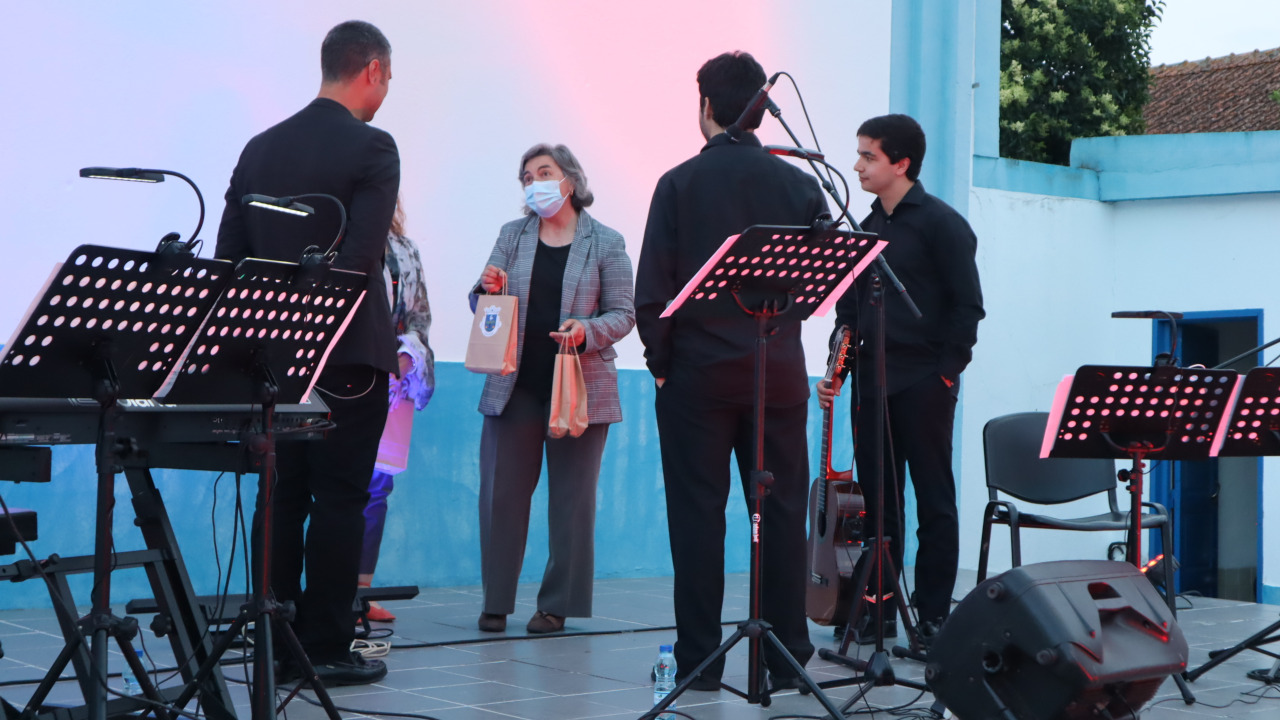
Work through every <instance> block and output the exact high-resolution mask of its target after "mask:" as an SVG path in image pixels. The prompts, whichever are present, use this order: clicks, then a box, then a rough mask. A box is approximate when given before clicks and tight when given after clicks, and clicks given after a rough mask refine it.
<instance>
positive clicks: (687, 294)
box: [645, 225, 886, 718]
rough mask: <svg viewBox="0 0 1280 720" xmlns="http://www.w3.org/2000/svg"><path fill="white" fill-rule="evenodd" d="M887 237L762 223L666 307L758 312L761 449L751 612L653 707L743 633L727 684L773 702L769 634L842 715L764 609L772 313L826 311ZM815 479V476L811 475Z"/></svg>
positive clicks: (788, 315)
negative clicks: (739, 667) (738, 669)
mask: <svg viewBox="0 0 1280 720" xmlns="http://www.w3.org/2000/svg"><path fill="white" fill-rule="evenodd" d="M885 244H886V243H885V241H883V240H880V239H878V238H877V236H876V235H874V234H871V233H854V232H840V231H836V230H828V229H813V228H801V227H773V226H766V225H754V226H752V227H750V228H747V229H746V230H744V231H743V232H742V234H740V235H734V236H731V237H729V238H728V239H727V240H725V242H724V244H722V245H721V246H720V248H719V249H718V250H717V251H716V252H715V253H714V254H713V255H712V256H711V258H710V259H708V260H707V262H706V263H705V264H703V266H702V268H701V269H699V270H698V272H697V273H696V274H695V275H694V276H693V278H691V279H690V280H689V282H688V283H687V284H686V285H685V286H684V289H682V290H681V291H680V293H679V294H678V295H677V296H676V298H675V299H674V300H672V302H671V304H670V305H668V306H667V309H666V310H665V311H664V312H663V313H662V317H669V316H670V315H672V314H673V313H675V312H677V311H679V312H680V313H681V315H682V316H684V317H692V318H697V317H720V316H725V315H730V314H736V313H740V312H741V313H746V314H748V315H750V316H752V317H753V318H755V320H756V353H755V394H754V398H753V404H754V414H755V423H754V424H755V449H754V453H753V454H754V458H753V459H754V462H753V468H752V471H751V477H750V482H749V483H748V486H749V487H750V497H749V498H748V500H749V501H750V503H751V507H752V510H751V559H750V570H751V572H750V577H751V580H750V591H749V594H750V613H749V614H750V617H749V618H748V619H747V620H746V621H744V622H742V623H740V624H739V625H738V629H737V630H736V631H734V633H733V635H732V636H730V637H729V639H728V640H726V641H725V642H724V643H723V644H721V645H720V647H719V648H717V649H716V650H715V652H713V653H711V655H710V656H708V657H707V658H706V659H705V660H703V661H702V663H701V664H700V665H698V667H697V668H695V669H694V670H693V672H690V673H689V674H688V675H687V676H685V679H684V680H683V681H681V682H680V684H678V685H677V686H676V688H675V689H674V690H672V691H671V693H670V694H668V695H667V697H666V698H665V699H663V701H662V702H660V703H658V704H657V705H655V706H654V707H653V709H652V710H650V711H649V713H647V714H646V715H645V717H657V716H658V715H659V714H660V713H661V712H662V711H663V710H665V709H666V708H667V707H669V706H670V705H671V704H672V703H673V702H675V700H676V698H677V697H679V696H680V695H681V694H682V693H684V691H685V690H687V689H688V688H689V686H690V685H691V684H692V683H693V681H694V680H695V679H697V677H698V676H699V675H700V674H701V673H702V671H703V670H705V669H706V668H707V667H709V666H710V665H711V664H712V663H713V662H715V661H716V660H717V659H719V658H722V657H724V656H725V655H726V654H727V653H728V652H729V650H730V649H731V648H732V647H733V646H734V645H736V644H737V643H738V641H740V640H742V639H743V638H744V637H745V638H747V639H748V647H749V650H748V657H749V660H748V662H749V665H748V668H747V692H745V693H743V692H741V691H739V690H736V689H734V688H731V687H729V686H727V685H726V686H724V687H725V688H726V689H727V690H729V691H731V692H733V693H735V694H737V695H739V696H741V697H744V698H746V700H747V702H748V703H752V704H756V703H758V704H760V705H761V706H763V707H768V706H769V705H770V703H771V700H770V697H769V688H768V687H767V677H766V675H765V674H764V673H762V672H761V670H763V669H764V657H763V655H762V654H761V651H760V643H761V640H762V639H766V640H768V641H769V642H770V643H771V644H772V645H773V647H774V649H776V650H777V651H778V653H779V654H780V655H781V656H782V657H783V658H785V659H786V661H787V662H788V664H790V666H791V669H792V670H794V671H795V672H796V676H797V678H798V679H799V680H800V681H801V683H802V684H803V685H802V686H803V687H804V688H806V689H807V690H808V691H809V692H812V693H813V694H814V695H815V696H817V698H818V701H819V702H821V703H822V705H823V707H825V708H826V709H827V711H828V712H830V713H831V717H832V718H837V717H840V716H841V715H840V713H839V711H838V710H837V709H836V707H835V705H834V704H832V702H831V700H830V699H829V698H827V696H826V695H824V694H823V693H822V690H821V689H820V688H819V687H818V685H817V683H815V682H814V681H813V679H812V678H810V677H809V676H808V674H807V673H805V670H804V667H803V666H801V665H800V663H799V662H797V661H796V659H795V658H794V657H792V656H791V653H790V652H788V651H787V648H786V646H784V645H783V644H782V642H781V641H780V640H778V638H777V636H775V635H774V634H773V629H772V626H771V625H770V624H769V623H767V622H765V621H764V620H762V619H761V617H760V564H761V561H762V558H763V553H762V552H761V546H762V543H763V542H764V538H763V532H762V528H761V517H762V513H763V511H764V495H765V494H766V493H767V492H768V487H769V486H770V485H772V484H773V481H774V479H773V475H772V474H771V473H769V472H768V471H767V470H766V469H765V467H764V399H765V372H764V370H765V357H766V345H765V342H766V340H767V338H768V336H769V334H770V329H769V321H770V320H774V319H776V318H781V317H783V316H785V319H786V321H788V322H800V321H802V320H804V319H806V318H808V317H809V316H810V315H813V314H818V315H823V314H825V313H826V311H827V310H828V309H830V308H831V307H832V306H834V305H835V302H836V300H838V299H839V297H840V295H841V294H842V293H843V292H844V291H845V289H847V288H848V287H849V285H850V284H851V283H852V282H853V280H854V278H855V277H856V276H857V275H858V274H859V273H860V272H862V270H863V269H864V268H865V267H866V266H867V265H868V264H869V263H870V262H871V261H872V260H874V259H875V257H876V255H878V254H879V252H880V251H881V250H882V249H883V248H884V246H885ZM806 481H807V478H806Z"/></svg>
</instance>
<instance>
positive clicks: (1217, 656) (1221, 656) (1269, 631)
mask: <svg viewBox="0 0 1280 720" xmlns="http://www.w3.org/2000/svg"><path fill="white" fill-rule="evenodd" d="M1278 631H1280V621H1277V622H1274V623H1271V624H1270V625H1268V626H1266V627H1265V628H1263V629H1261V630H1259V631H1258V632H1256V633H1254V634H1253V635H1250V636H1249V637H1247V638H1245V639H1244V640H1242V641H1240V642H1239V643H1237V644H1235V645H1232V646H1231V647H1229V648H1227V649H1225V650H1214V651H1212V652H1210V653H1209V661H1208V662H1206V663H1205V664H1203V665H1201V666H1200V667H1198V668H1196V669H1195V670H1191V671H1189V672H1187V673H1186V674H1185V677H1186V679H1187V680H1188V681H1189V682H1195V681H1196V678H1198V677H1200V676H1201V675H1204V674H1205V673H1207V672H1209V671H1210V670H1212V669H1213V668H1215V667H1217V666H1218V665H1221V664H1222V663H1224V662H1226V661H1227V660H1229V659H1231V657H1233V656H1235V655H1236V654H1238V653H1239V652H1241V651H1242V650H1252V649H1254V648H1256V647H1258V646H1259V645H1266V644H1268V643H1272V642H1275V641H1276V640H1280V636H1276V637H1270V636H1271V635H1274V634H1275V633H1276V632H1278Z"/></svg>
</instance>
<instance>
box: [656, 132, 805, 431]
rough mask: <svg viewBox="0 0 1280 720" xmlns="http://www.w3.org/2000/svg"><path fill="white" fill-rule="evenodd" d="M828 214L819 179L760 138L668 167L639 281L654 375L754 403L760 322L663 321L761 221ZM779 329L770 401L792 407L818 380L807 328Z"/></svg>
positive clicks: (772, 352) (769, 372)
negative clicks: (811, 376)
mask: <svg viewBox="0 0 1280 720" xmlns="http://www.w3.org/2000/svg"><path fill="white" fill-rule="evenodd" d="M825 212H827V204H826V200H825V199H824V198H823V196H822V191H821V190H820V189H819V188H818V183H817V181H816V180H814V179H813V178H812V177H809V176H808V175H805V174H804V173H803V172H801V171H800V170H799V169H798V168H796V167H794V166H792V165H791V164H789V163H787V162H786V161H784V160H781V159H779V158H777V157H774V156H772V155H770V154H768V153H766V152H764V150H763V149H761V146H760V141H759V140H758V139H757V138H756V136H755V135H754V134H753V133H746V134H744V135H743V136H742V139H741V141H739V142H736V143H735V142H732V141H731V140H729V136H728V135H726V134H723V133H721V134H720V135H717V136H715V137H713V138H711V140H710V141H709V142H708V143H707V144H706V145H705V146H704V147H703V148H702V152H700V153H699V154H698V155H696V156H694V157H693V158H690V159H689V160H686V161H685V162H683V163H681V164H680V165H677V166H676V167H674V168H672V169H671V170H669V171H667V173H666V174H665V175H663V176H662V178H661V179H660V180H658V186H657V188H656V189H655V190H654V192H653V201H652V203H651V204H650V205H649V220H648V222H647V223H646V225H645V229H644V246H643V247H642V248H641V250H640V265H639V268H638V272H637V275H636V328H637V329H638V330H639V332H640V339H641V341H643V342H644V346H645V352H644V356H645V361H646V363H647V364H648V366H649V371H650V372H652V373H653V376H654V377H662V378H667V379H668V380H671V381H674V382H675V383H676V384H677V385H679V386H680V387H683V388H687V389H690V390H693V391H695V392H698V393H699V394H702V395H705V396H709V397H713V398H719V399H724V400H731V401H740V402H750V401H751V398H752V392H753V387H754V386H753V383H752V378H753V375H754V368H755V365H754V362H755V340H756V326H755V320H754V319H753V318H752V317H751V316H749V315H747V314H745V313H741V314H731V315H727V316H724V317H716V318H696V319H690V318H682V317H681V316H680V313H679V312H676V314H675V315H673V316H672V317H669V318H666V319H661V318H659V317H658V316H659V315H661V314H662V312H663V310H665V309H666V307H667V303H669V302H670V301H671V300H672V299H674V298H675V296H676V294H677V293H679V292H680V289H681V288H683V287H684V285H685V283H687V282H688V281H689V278H691V277H693V275H694V273H696V272H697V271H698V268H700V267H702V264H703V263H705V262H706V261H707V259H708V258H709V257H711V254H712V253H714V252H715V251H716V249H717V248H719V247H720V245H721V244H722V243H723V242H724V240H725V238H727V237H729V236H730V235H734V234H736V233H740V232H742V231H743V230H745V229H747V228H748V227H750V226H752V225H803V226H808V225H810V224H812V223H813V221H814V220H815V219H816V218H817V217H818V216H819V215H820V214H822V213H825ZM779 325H780V329H779V331H778V333H777V334H776V335H774V336H772V337H771V338H770V340H769V344H768V355H767V358H768V360H767V366H766V377H767V383H766V390H767V394H768V397H767V398H766V401H767V402H768V404H770V405H774V406H787V405H793V404H796V403H800V402H804V401H805V400H806V399H807V398H808V397H809V380H808V374H807V372H806V370H805V363H804V348H803V347H802V346H801V344H800V323H799V322H796V321H794V320H792V319H789V318H786V317H785V316H784V318H783V322H782V323H779Z"/></svg>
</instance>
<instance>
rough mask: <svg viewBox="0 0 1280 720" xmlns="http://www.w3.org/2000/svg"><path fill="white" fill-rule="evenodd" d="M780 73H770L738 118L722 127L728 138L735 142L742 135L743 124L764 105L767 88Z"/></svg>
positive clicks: (776, 80) (767, 94) (767, 97)
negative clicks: (727, 125)
mask: <svg viewBox="0 0 1280 720" xmlns="http://www.w3.org/2000/svg"><path fill="white" fill-rule="evenodd" d="M781 75H782V73H780V72H776V73H774V74H772V75H770V76H769V79H768V80H765V82H764V85H763V86H762V87H761V88H760V89H759V90H757V91H756V94H755V95H754V96H753V97H752V98H751V102H749V103H747V107H746V109H745V110H743V111H742V114H741V115H739V116H738V119H737V120H734V121H733V123H732V124H731V125H729V127H727V128H725V129H724V131H725V132H726V133H728V134H729V139H731V140H733V141H734V142H737V141H738V139H739V138H741V137H742V132H743V126H744V125H747V124H748V123H749V122H750V120H751V118H753V117H755V116H756V115H757V114H759V112H760V109H761V108H763V107H764V103H765V101H766V100H768V99H769V89H770V88H772V87H773V84H774V83H776V82H778V78H779V77H780V76H781Z"/></svg>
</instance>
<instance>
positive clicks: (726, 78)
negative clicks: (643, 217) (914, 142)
mask: <svg viewBox="0 0 1280 720" xmlns="http://www.w3.org/2000/svg"><path fill="white" fill-rule="evenodd" d="M764 82H765V74H764V69H763V68H761V67H760V64H759V63H758V62H756V61H755V59H754V58H752V57H751V56H750V55H748V54H747V53H742V52H735V53H725V54H723V55H720V56H718V57H715V58H712V59H711V60H709V61H707V63H706V64H704V65H703V66H702V68H701V69H700V70H699V71H698V92H699V96H700V100H699V102H700V104H701V114H700V117H699V126H700V127H701V129H702V135H703V137H705V138H706V140H707V144H706V145H705V146H703V148H702V152H700V153H699V154H698V155H697V156H695V157H693V158H691V159H690V160H687V161H685V162H684V163H681V164H680V165H678V166H676V167H675V168H673V169H672V170H670V171H668V172H667V173H666V174H665V175H663V176H662V178H661V179H660V180H659V181H658V186H657V188H656V189H655V190H654V193H653V201H652V203H651V204H650V206H649V219H648V223H647V224H646V226H645V233H644V246H643V247H642V249H641V251H640V265H639V271H638V274H637V277H636V326H637V328H638V329H639V331H640V339H641V340H642V341H643V342H644V345H645V360H646V362H647V364H648V367H649V371H650V372H651V373H653V377H654V381H655V384H656V385H657V391H656V392H657V398H656V401H655V410H656V413H657V420H658V433H659V436H660V441H661V447H662V471H663V479H664V484H665V486H666V495H667V530H668V533H669V534H670V539H671V559H672V565H673V566H674V569H675V612H676V646H675V654H676V666H677V667H678V668H679V672H680V673H681V674H682V677H683V676H684V675H687V674H688V673H689V672H691V671H692V670H693V669H694V668H695V667H696V666H697V665H698V664H699V663H701V662H702V661H703V660H705V659H706V658H707V657H708V656H709V655H710V654H711V653H712V652H713V651H714V650H715V649H716V647H717V646H718V645H719V644H720V641H721V633H720V608H721V604H722V601H723V598H724V541H725V538H724V536H725V515H724V513H725V504H726V503H727V502H728V496H729V464H728V460H729V454H730V453H731V452H732V453H733V454H734V456H735V457H736V458H737V462H738V470H739V472H740V473H741V476H742V479H743V487H744V490H748V488H747V487H746V486H747V479H748V477H749V474H750V470H751V468H752V466H753V462H752V458H753V453H752V447H753V444H754V436H753V420H754V416H753V412H752V399H753V397H752V392H753V387H754V385H753V380H752V378H753V374H754V362H755V341H756V325H755V320H754V319H753V318H752V317H751V316H749V315H747V314H745V313H743V314H737V315H730V316H725V317H718V318H711V319H708V318H697V319H689V318H685V317H682V316H681V315H680V313H679V312H677V313H676V314H675V315H674V316H673V317H670V318H665V319H662V318H659V315H660V314H661V313H662V312H663V310H664V309H666V306H667V303H668V302H670V301H671V300H672V299H673V298H674V297H675V296H676V294H677V293H678V292H679V291H680V289H681V288H682V287H683V286H684V284H685V283H686V282H688V280H689V278H690V277H692V276H693V275H694V273H696V272H697V270H698V268H700V267H701V266H702V265H703V263H705V262H706V261H707V259H708V258H709V257H711V254H712V253H713V252H715V250H716V249H717V248H718V247H719V246H720V245H721V243H723V242H724V240H725V238H727V237H728V236H730V235H733V234H735V233H739V232H742V231H743V230H745V229H746V228H748V227H750V226H752V225H805V226H808V225H810V224H811V223H812V222H813V221H814V220H815V219H816V218H818V216H819V215H821V214H823V213H826V212H827V207H826V202H825V200H824V199H823V197H822V193H821V191H820V190H819V188H818V184H817V182H816V181H814V180H813V178H810V177H807V176H806V175H805V174H804V173H802V172H800V170H798V169H797V168H795V167H793V166H791V165H789V164H788V163H786V162H785V161H783V160H780V159H778V158H776V157H774V156H772V155H769V154H768V153H766V152H764V150H762V149H761V145H760V141H759V140H758V139H757V138H756V136H755V133H754V132H752V131H751V130H752V129H754V128H755V127H757V126H758V125H759V124H760V117H759V116H756V117H755V118H752V119H751V121H750V122H748V123H746V125H747V130H746V131H745V132H743V133H742V134H741V136H740V137H739V138H738V139H736V140H735V139H733V138H731V137H730V136H729V135H728V134H727V133H725V128H726V127H727V126H729V125H730V124H732V123H733V122H734V121H735V120H737V119H738V116H739V115H741V114H742V112H743V111H744V110H745V109H746V106H747V104H748V103H749V102H750V100H751V98H752V96H753V95H754V94H755V92H756V91H757V90H758V89H760V87H761V86H762V85H764ZM767 358H768V359H767V362H768V366H767V368H766V373H767V375H768V383H767V397H766V398H765V404H766V409H765V448H764V458H765V469H767V470H769V471H770V472H772V473H773V474H774V477H775V482H774V485H773V487H772V488H771V489H770V491H769V495H768V496H766V498H765V502H764V512H763V515H764V517H763V518H762V527H763V537H764V542H763V548H764V556H763V558H762V565H763V577H762V586H763V594H762V598H761V604H762V609H761V614H762V615H763V617H764V619H765V620H767V621H768V622H769V623H770V624H772V625H773V631H774V633H775V634H776V635H777V637H778V639H779V640H781V641H782V643H783V645H785V646H786V647H787V649H788V650H789V651H790V653H791V654H792V655H793V656H794V657H795V658H796V660H798V661H799V662H800V663H801V664H804V663H805V662H807V661H808V659H809V657H810V656H811V655H812V654H813V645H812V643H810V642H809V630H808V627H807V624H806V620H805V613H804V597H805V578H806V574H807V573H806V569H805V561H804V552H805V519H806V505H807V502H808V497H807V496H808V482H809V460H808V443H807V439H806V435H805V421H806V418H807V414H808V398H809V388H808V376H807V374H806V370H805V362H804V349H803V348H802V347H801V345H800V323H798V322H783V323H779V324H777V331H776V333H774V334H773V335H772V336H771V337H770V339H769V351H768V356H767ZM748 495H749V493H748ZM736 540H743V541H745V540H746V538H736ZM765 660H766V663H767V664H768V666H769V671H770V675H771V676H772V679H773V682H774V686H775V687H787V686H795V685H796V683H797V679H796V677H795V674H794V672H793V671H792V670H791V668H790V667H789V666H788V665H787V664H786V663H785V662H783V661H782V660H781V659H780V658H778V657H776V653H775V652H774V650H773V649H772V647H771V646H769V645H766V653H765ZM723 670H724V661H723V659H721V660H720V661H719V662H717V663H715V664H714V665H712V666H711V667H710V668H708V669H707V670H706V671H705V672H703V673H702V676H701V677H700V678H696V679H695V680H694V681H693V684H692V685H691V687H693V688H694V689H701V690H715V689H718V688H719V686H720V676H721V674H722V673H723Z"/></svg>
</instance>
